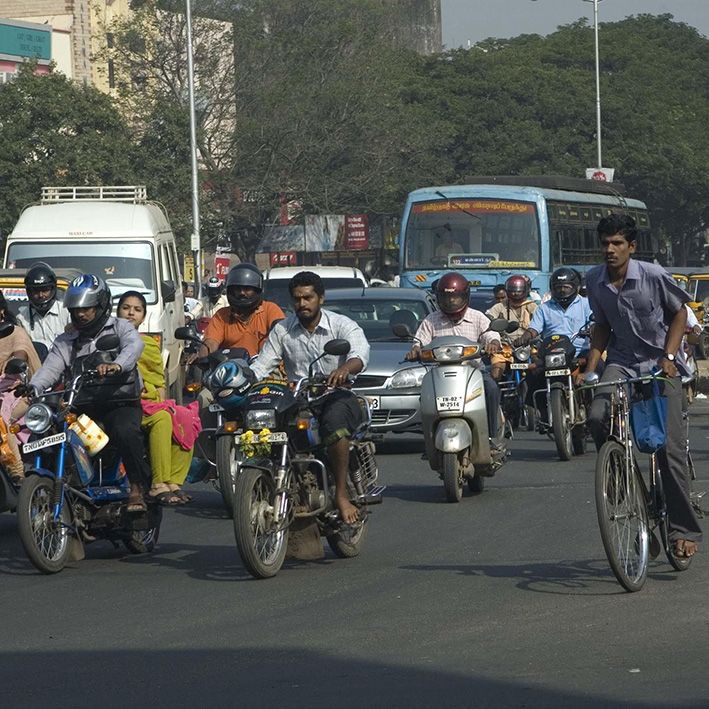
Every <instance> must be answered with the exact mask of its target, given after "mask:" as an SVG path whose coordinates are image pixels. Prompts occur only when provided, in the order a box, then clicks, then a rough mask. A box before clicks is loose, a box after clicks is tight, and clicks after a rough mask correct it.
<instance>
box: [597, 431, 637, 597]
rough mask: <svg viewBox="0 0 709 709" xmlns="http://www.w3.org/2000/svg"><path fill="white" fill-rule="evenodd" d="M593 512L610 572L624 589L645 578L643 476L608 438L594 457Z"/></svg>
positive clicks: (628, 589) (635, 587)
mask: <svg viewBox="0 0 709 709" xmlns="http://www.w3.org/2000/svg"><path fill="white" fill-rule="evenodd" d="M595 485H596V513H597V515H598V527H599V529H600V532H601V539H602V541H603V547H604V549H605V550H606V557H607V558H608V563H609V564H610V566H611V569H612V571H613V574H614V575H615V577H616V579H618V583H620V585H621V586H622V587H623V588H624V589H625V590H626V591H631V592H632V591H639V590H640V589H641V588H642V587H643V585H644V583H645V579H646V578H647V567H648V560H649V546H650V531H649V528H648V519H647V505H646V502H645V495H644V493H643V483H642V478H640V474H639V472H638V471H637V470H633V469H630V470H628V469H627V468H626V465H625V449H624V448H623V446H621V445H620V444H619V443H616V442H615V441H607V442H606V443H604V444H603V446H602V447H601V450H600V451H599V452H598V459H597V460H596V482H595Z"/></svg>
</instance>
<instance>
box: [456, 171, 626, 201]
mask: <svg viewBox="0 0 709 709" xmlns="http://www.w3.org/2000/svg"><path fill="white" fill-rule="evenodd" d="M462 184H465V185H514V186H516V187H543V188H545V189H548V190H566V191H567V192H593V193H595V194H607V195H613V196H616V197H617V196H618V195H619V194H620V195H625V185H624V184H622V183H620V182H600V181H598V180H586V179H584V178H582V177H567V176H565V175H473V176H472V177H464V178H463V180H462Z"/></svg>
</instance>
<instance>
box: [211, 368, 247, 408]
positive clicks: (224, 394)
mask: <svg viewBox="0 0 709 709" xmlns="http://www.w3.org/2000/svg"><path fill="white" fill-rule="evenodd" d="M208 386H209V390H210V391H211V392H212V393H213V394H214V398H215V400H216V401H217V402H218V403H219V404H221V405H222V406H223V407H224V408H230V407H233V406H238V405H239V404H241V403H242V402H243V401H244V399H245V398H246V392H247V391H248V389H249V387H250V386H251V380H250V379H248V378H247V377H246V375H245V374H244V371H243V369H242V367H241V366H240V365H239V363H238V362H235V361H234V360H233V359H230V360H227V361H226V362H222V363H221V364H219V365H217V367H216V368H215V369H214V371H213V372H212V373H211V375H210V376H209V384H208Z"/></svg>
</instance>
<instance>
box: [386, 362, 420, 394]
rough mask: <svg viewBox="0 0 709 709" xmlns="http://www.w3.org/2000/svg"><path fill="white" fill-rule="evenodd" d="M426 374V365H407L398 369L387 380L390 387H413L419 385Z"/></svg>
mask: <svg viewBox="0 0 709 709" xmlns="http://www.w3.org/2000/svg"><path fill="white" fill-rule="evenodd" d="M425 374H426V367H409V368H408V369H400V370H399V371H398V372H397V373H396V374H395V375H394V376H393V377H392V378H391V381H390V382H389V386H390V387H391V388H392V389H413V388H416V387H420V386H421V381H422V380H423V378H424V375H425Z"/></svg>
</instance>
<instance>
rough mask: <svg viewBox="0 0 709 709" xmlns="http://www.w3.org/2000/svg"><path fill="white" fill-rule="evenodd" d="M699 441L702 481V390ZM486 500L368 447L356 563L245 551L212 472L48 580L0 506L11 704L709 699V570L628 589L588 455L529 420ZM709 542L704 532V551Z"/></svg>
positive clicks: (411, 446) (705, 423) (415, 447)
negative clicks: (143, 545) (152, 543)
mask: <svg viewBox="0 0 709 709" xmlns="http://www.w3.org/2000/svg"><path fill="white" fill-rule="evenodd" d="M693 414H694V422H693V432H692V442H693V446H694V455H695V459H696V461H697V468H698V473H699V477H700V479H699V480H698V481H697V483H696V486H697V488H698V489H705V488H709V479H708V478H709V476H708V475H707V472H706V471H707V465H706V462H707V459H708V458H709V403H707V402H706V401H699V402H697V404H696V405H695V406H694V407H693ZM512 446H513V456H512V458H511V459H510V461H509V462H508V464H507V465H506V466H505V467H504V468H503V469H502V470H501V471H499V472H498V474H497V476H496V477H495V478H494V479H492V480H490V481H488V486H487V489H486V491H485V492H484V493H483V494H482V495H480V496H478V497H467V496H466V497H465V498H464V499H463V501H462V502H461V503H460V504H458V505H452V504H447V503H445V502H444V501H443V500H444V497H443V489H442V485H441V484H440V483H439V482H438V480H437V478H436V476H435V475H434V474H433V473H431V472H430V471H429V470H428V466H427V464H426V463H425V462H424V461H422V460H421V459H420V452H421V447H420V442H419V441H418V440H417V439H416V438H414V437H411V438H406V439H402V438H396V439H394V440H393V442H390V443H385V444H382V445H381V446H380V449H381V454H380V465H381V471H382V472H381V478H382V482H384V483H386V484H387V485H389V488H388V491H387V495H386V501H385V503H384V505H382V506H381V507H380V508H378V509H376V512H375V514H374V515H373V518H372V520H371V524H370V529H369V538H368V540H367V543H366V547H365V549H364V552H363V554H362V556H360V557H359V558H358V559H353V560H339V559H335V558H334V557H332V556H331V555H330V554H329V553H328V556H327V557H326V558H325V560H323V561H321V562H308V563H297V562H287V564H286V566H285V567H284V568H283V570H282V571H281V573H280V574H279V575H278V576H277V577H276V578H274V579H270V580H267V581H255V580H252V579H251V578H250V577H249V576H248V575H247V574H246V572H245V571H244V569H243V567H242V566H241V563H240V560H239V558H238V554H237V552H236V548H235V545H234V540H233V532H232V525H231V521H230V520H228V519H226V518H225V516H224V515H223V514H222V512H221V506H220V498H219V495H218V494H217V493H215V492H213V491H211V490H209V489H208V488H206V487H201V488H200V489H199V491H198V493H197V494H196V502H195V503H193V504H192V505H190V506H185V507H183V508H180V509H177V510H167V511H166V515H165V521H164V524H163V529H162V534H161V540H160V545H159V548H158V550H157V551H156V553H154V554H153V555H148V556H142V557H135V556H127V555H125V554H124V553H123V552H120V551H114V550H113V549H112V547H111V546H110V545H106V544H100V545H99V544H97V545H94V546H90V547H88V549H87V552H88V556H87V559H86V560H84V561H82V562H79V563H76V564H74V565H73V566H71V567H70V568H67V569H65V570H64V571H63V572H62V573H60V574H58V575H56V576H51V577H46V576H42V575H40V574H38V573H36V572H35V571H34V569H33V568H32V567H31V566H30V565H29V563H28V562H27V561H26V560H25V558H24V555H23V553H22V549H21V547H20V544H19V541H18V539H17V536H16V532H15V520H14V517H13V516H10V515H2V516H0V588H1V589H2V590H1V591H0V599H2V600H1V606H0V607H1V608H2V614H1V618H2V621H1V622H0V628H1V631H0V633H1V635H0V637H2V643H1V646H0V652H1V653H2V657H1V658H0V682H1V685H0V686H2V694H0V696H2V698H3V704H4V705H5V706H7V707H25V706H26V707H38V706H47V705H50V704H51V705H55V706H59V707H64V706H72V707H92V708H93V707H126V706H130V705H133V706H150V707H162V706H173V707H174V706H190V707H195V706H200V705H201V706H205V707H222V706H223V707H237V706H238V707H274V706H283V707H306V706H307V707H322V706H337V707H488V706H489V707H540V706H555V707H558V706H569V707H591V706H594V707H595V706H625V707H627V706H631V707H632V706H637V707H660V706H709V672H707V658H708V657H709V638H708V635H707V632H708V630H709V623H708V620H709V611H708V610H707V598H708V597H709V564H708V563H707V561H706V553H704V554H700V556H699V557H698V558H697V559H696V561H695V562H694V563H693V564H692V567H691V568H690V570H689V571H687V572H685V573H683V574H677V573H675V572H672V571H671V569H670V567H669V565H668V564H667V563H666V562H664V561H662V560H659V561H658V562H657V563H655V564H653V566H652V568H651V573H650V575H649V578H648V581H647V584H646V586H645V588H644V590H643V591H641V592H640V593H637V594H627V593H625V592H623V591H622V590H621V588H620V587H619V585H618V584H617V583H616V581H615V579H614V577H613V576H612V574H611V573H610V571H609V569H608V565H607V562H606V560H605V557H604V553H603V549H602V546H601V541H600V537H599V534H598V530H597V525H596V520H595V509H594V503H593V487H592V479H593V466H594V456H593V455H592V454H590V453H589V454H587V455H585V456H583V457H581V458H577V459H576V460H574V461H573V462H571V463H561V462H559V461H557V460H556V458H555V456H554V451H553V443H552V442H551V441H549V440H547V439H545V438H542V437H540V436H538V435H537V434H532V433H523V434H521V435H520V436H519V437H518V438H516V439H515V441H514V442H513V444H512ZM705 548H707V547H705Z"/></svg>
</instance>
